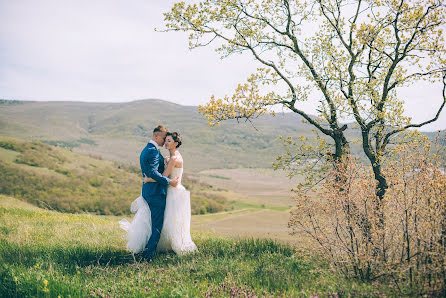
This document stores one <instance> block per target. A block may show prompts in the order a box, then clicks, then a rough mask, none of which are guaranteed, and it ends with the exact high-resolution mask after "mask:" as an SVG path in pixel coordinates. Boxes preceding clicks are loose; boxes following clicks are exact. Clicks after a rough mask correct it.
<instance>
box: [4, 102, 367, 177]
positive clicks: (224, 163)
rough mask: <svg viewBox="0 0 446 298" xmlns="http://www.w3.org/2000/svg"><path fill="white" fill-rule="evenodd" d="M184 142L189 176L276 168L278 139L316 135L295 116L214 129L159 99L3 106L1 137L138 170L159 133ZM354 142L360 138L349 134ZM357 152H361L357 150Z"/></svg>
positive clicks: (199, 117)
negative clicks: (163, 130)
mask: <svg viewBox="0 0 446 298" xmlns="http://www.w3.org/2000/svg"><path fill="white" fill-rule="evenodd" d="M158 124H164V125H166V126H167V127H168V129H169V130H171V131H179V132H180V133H181V135H182V136H183V140H184V141H183V146H182V147H181V151H182V154H183V157H184V159H185V163H186V164H185V167H186V170H187V171H189V172H193V171H197V170H203V169H211V168H237V167H270V166H271V163H272V162H273V161H274V160H275V157H276V156H277V155H278V154H280V153H282V152H283V151H284V148H283V146H282V144H281V143H280V142H278V140H277V137H278V136H294V137H295V136H299V135H306V136H310V135H312V132H311V130H312V126H310V125H308V124H305V123H303V122H302V117H300V116H299V115H297V114H294V113H279V114H278V115H277V116H276V117H271V116H263V117H260V118H258V119H255V120H253V124H251V123H249V122H244V121H241V122H240V123H237V122H236V121H226V122H224V123H222V124H221V126H219V127H212V128H211V127H209V126H208V125H207V121H206V119H205V118H204V117H203V116H202V115H200V114H198V111H197V107H193V106H182V105H178V104H174V103H171V102H166V101H162V100H157V99H147V100H138V101H133V102H128V103H86V102H30V101H8V100H2V101H0V135H4V136H11V137H15V138H22V139H26V140H39V141H43V142H46V143H48V144H51V145H58V146H62V147H67V148H71V149H72V150H73V151H76V152H81V153H89V154H93V155H98V156H101V157H104V158H107V159H113V160H118V161H123V162H127V163H131V164H133V165H137V164H138V160H139V153H140V151H141V150H142V148H143V147H144V146H145V144H146V143H147V141H148V140H149V139H150V136H151V132H152V130H153V128H154V127H155V126H156V125H158ZM348 134H349V135H350V136H351V138H353V137H356V136H357V132H356V133H355V132H354V131H353V130H349V132H348ZM352 150H353V152H359V148H358V146H357V145H354V146H353V148H352Z"/></svg>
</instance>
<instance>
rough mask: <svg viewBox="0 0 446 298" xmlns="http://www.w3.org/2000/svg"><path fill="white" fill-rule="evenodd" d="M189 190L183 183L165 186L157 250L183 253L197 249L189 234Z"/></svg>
mask: <svg viewBox="0 0 446 298" xmlns="http://www.w3.org/2000/svg"><path fill="white" fill-rule="evenodd" d="M190 221H191V207H190V192H189V191H187V190H186V189H185V188H184V186H183V185H178V186H177V187H171V186H169V187H168V188H167V197H166V210H165V211H164V222H163V229H162V230H161V237H160V241H159V243H158V246H157V250H159V251H169V250H173V251H174V252H175V253H176V254H178V255H184V254H186V253H189V252H193V251H195V250H197V246H196V245H195V243H194V242H193V241H192V238H191V236H190Z"/></svg>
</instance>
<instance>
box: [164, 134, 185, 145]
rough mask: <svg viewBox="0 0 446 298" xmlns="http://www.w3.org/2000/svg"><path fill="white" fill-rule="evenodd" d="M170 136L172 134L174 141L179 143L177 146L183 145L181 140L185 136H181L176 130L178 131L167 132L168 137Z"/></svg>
mask: <svg viewBox="0 0 446 298" xmlns="http://www.w3.org/2000/svg"><path fill="white" fill-rule="evenodd" d="M168 136H171V137H172V139H173V141H174V142H175V143H178V145H177V148H178V147H180V146H181V143H182V142H181V141H182V140H183V138H181V136H180V133H179V132H176V131H174V132H168V133H167V134H166V137H168Z"/></svg>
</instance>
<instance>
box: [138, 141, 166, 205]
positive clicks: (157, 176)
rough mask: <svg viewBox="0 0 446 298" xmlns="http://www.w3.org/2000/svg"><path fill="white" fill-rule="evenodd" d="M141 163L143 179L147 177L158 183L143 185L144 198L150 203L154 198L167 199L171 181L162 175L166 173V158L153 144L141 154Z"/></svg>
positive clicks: (149, 144)
mask: <svg viewBox="0 0 446 298" xmlns="http://www.w3.org/2000/svg"><path fill="white" fill-rule="evenodd" d="M139 163H140V166H141V172H142V174H143V177H144V175H145V176H147V177H150V178H152V179H153V180H155V181H156V182H148V183H143V185H142V192H141V193H142V196H143V198H144V199H145V200H146V201H147V202H148V203H150V201H151V198H153V197H156V196H164V197H165V196H166V193H167V185H169V182H170V179H169V178H167V177H164V176H163V175H162V172H164V157H163V156H162V155H161V153H160V152H159V150H158V149H157V148H156V147H155V145H153V144H152V143H148V144H147V146H146V147H145V148H144V149H143V150H142V152H141V155H140V157H139Z"/></svg>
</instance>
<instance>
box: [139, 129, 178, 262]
mask: <svg viewBox="0 0 446 298" xmlns="http://www.w3.org/2000/svg"><path fill="white" fill-rule="evenodd" d="M166 133H167V129H166V128H165V127H164V126H163V125H158V126H157V127H155V129H154V130H153V136H152V139H151V140H150V142H149V143H148V144H147V146H146V147H145V148H144V149H143V150H142V152H141V156H140V158H139V163H140V165H141V171H142V174H143V176H144V177H150V178H152V179H153V180H155V181H156V182H149V183H143V185H142V196H143V198H144V199H145V200H146V202H147V204H148V205H149V208H150V212H151V217H152V235H151V236H150V239H149V241H148V242H147V245H146V248H145V249H144V251H143V254H142V255H143V257H144V258H145V259H147V260H150V259H152V258H153V256H154V253H155V249H156V246H157V244H158V241H159V239H160V234H161V229H162V228H163V220H164V209H165V208H166V193H167V185H169V184H170V185H172V186H174V187H175V186H177V184H178V177H176V178H174V179H169V178H167V177H164V176H163V175H162V173H163V172H164V157H163V156H162V155H161V153H160V151H159V147H160V146H163V145H164V140H165V138H166Z"/></svg>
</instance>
